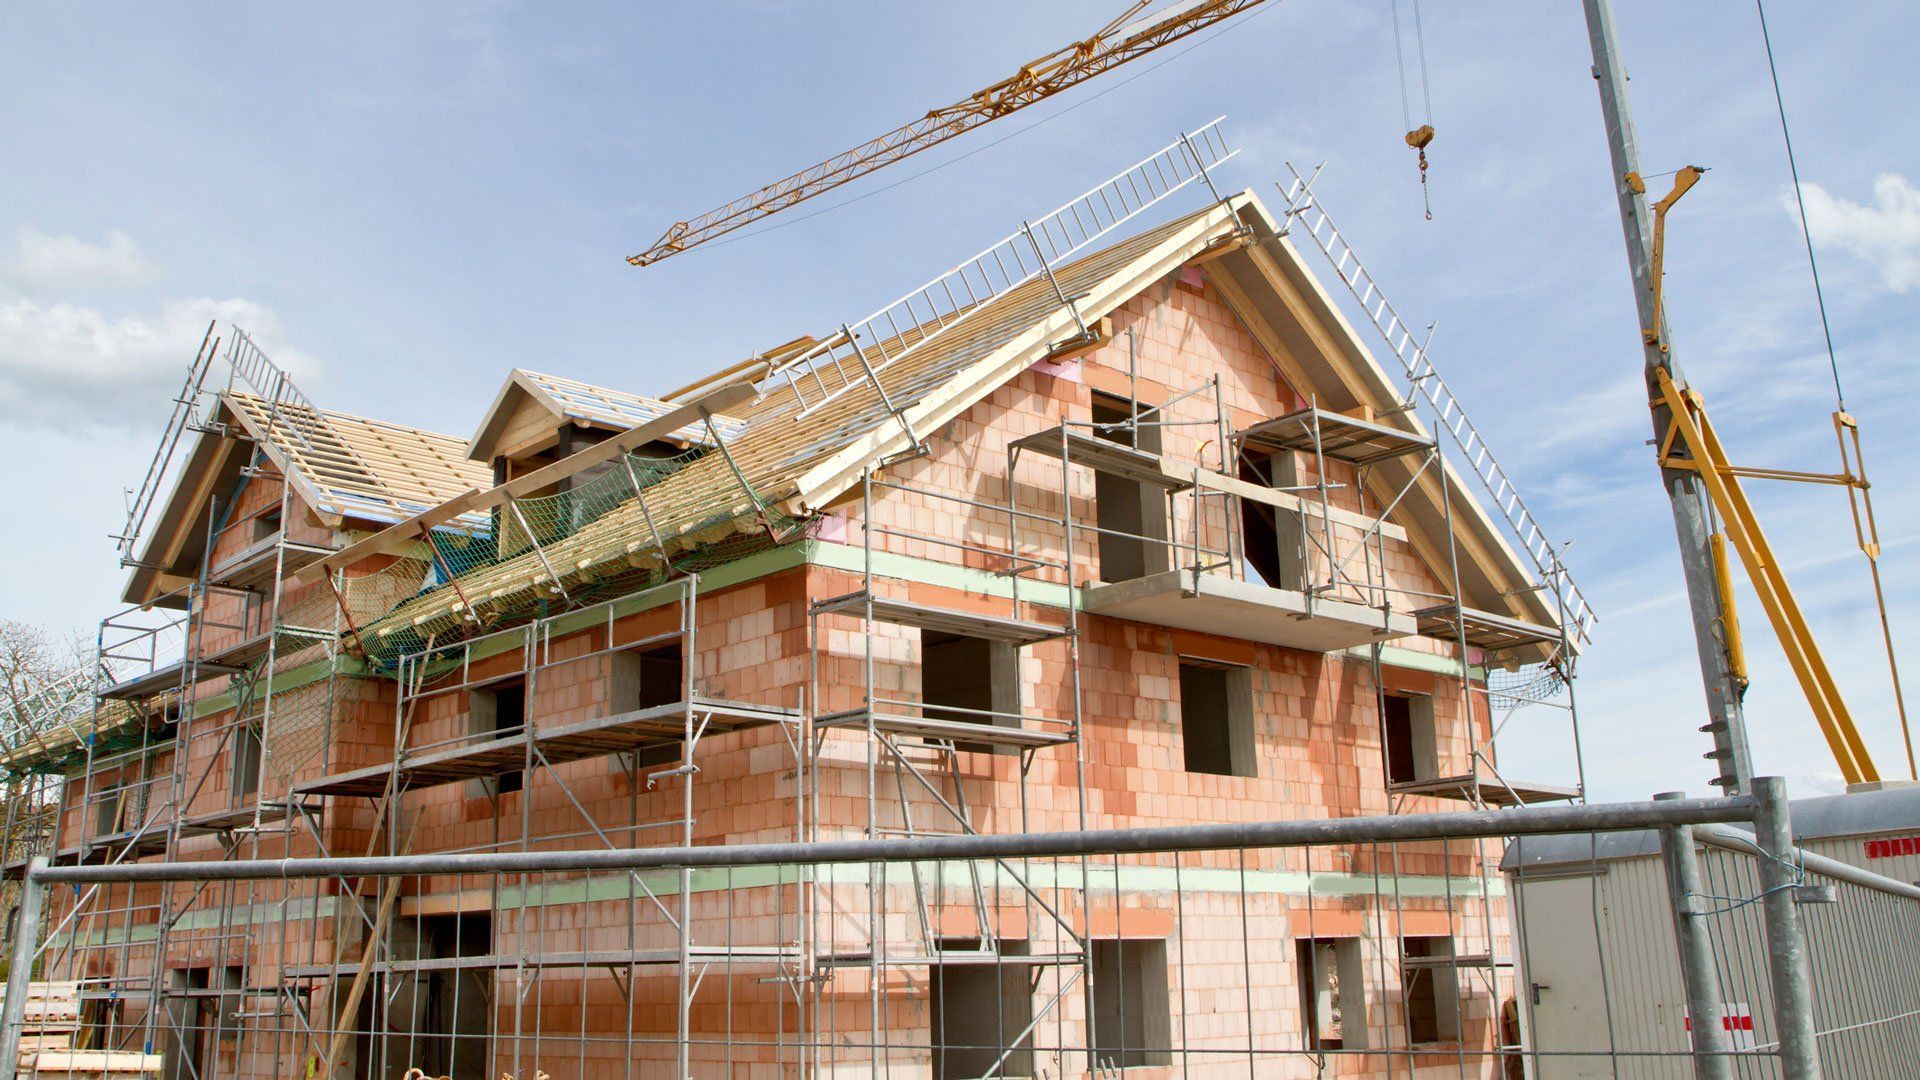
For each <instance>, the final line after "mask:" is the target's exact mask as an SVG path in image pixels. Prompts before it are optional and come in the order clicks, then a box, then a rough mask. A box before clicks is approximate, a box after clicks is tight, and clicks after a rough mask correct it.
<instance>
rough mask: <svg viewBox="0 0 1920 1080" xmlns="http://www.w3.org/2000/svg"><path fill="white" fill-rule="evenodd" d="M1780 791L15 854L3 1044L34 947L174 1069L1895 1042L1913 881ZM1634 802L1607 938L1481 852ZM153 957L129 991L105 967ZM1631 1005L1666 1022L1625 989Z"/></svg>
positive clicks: (1261, 1072)
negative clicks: (154, 929) (176, 894)
mask: <svg viewBox="0 0 1920 1080" xmlns="http://www.w3.org/2000/svg"><path fill="white" fill-rule="evenodd" d="M1789 824H1790V823H1789V822H1788V820H1787V809H1786V803H1785V801H1784V797H1783V794H1782V789H1781V786H1780V784H1779V783H1778V782H1777V781H1763V782H1760V783H1758V784H1757V785H1756V792H1755V794H1754V795H1752V796H1748V797H1739V798H1720V799H1692V800H1689V799H1681V798H1671V799H1660V800H1654V801H1648V802H1634V803H1619V804H1604V805H1602V804H1595V805H1570V806H1554V807H1540V806H1535V807H1526V808H1519V809H1513V810H1488V811H1465V812H1457V813H1438V814H1407V815H1397V816H1382V817H1363V818H1345V819H1334V820H1304V821H1276V822H1260V823H1248V824H1213V825H1192V826H1169V827H1154V828H1135V829H1118V830H1103V831H1087V832H1056V833H1032V834H1016V835H1005V834H997V835H977V834H964V835H938V836H918V837H911V838H891V839H888V838H883V839H855V840H820V841H813V842H807V843H780V844H757V845H728V846H713V847H693V848H685V847H676V848H630V849H614V848H602V849H597V850H590V851H576V850H564V851H563V850H521V851H508V852H468V853H438V854H402V855H393V856H373V857H366V858H358V857H344V858H288V859H255V860H230V861H205V862H172V863H115V864H109V865H82V866H57V867H56V866H49V865H47V864H46V863H45V862H44V861H39V860H36V862H35V863H34V864H33V865H32V866H30V867H29V868H28V870H27V872H26V875H25V880H24V883H23V897H22V903H21V908H20V915H19V922H18V926H17V928H16V933H15V938H14V943H13V947H14V959H13V963H12V967H11V970H10V973H9V981H8V985H7V996H6V998H5V1010H4V1029H3V1030H0V1080H10V1078H11V1077H12V1076H13V1075H15V1072H16V1069H19V1070H20V1071H23V1072H24V1071H26V1070H27V1069H29V1068H33V1067H35V1066H34V1065H33V1061H32V1057H31V1055H32V1051H33V1047H34V1045H35V1044H34V1043H33V1041H32V1040H34V1039H36V1038H39V1037H40V1036H38V1035H37V1034H36V1033H35V1032H36V1030H37V1029H36V1028H35V1027H34V1016H35V1013H34V1010H33V1009H32V1008H31V1007H30V1005H31V1002H32V993H31V988H32V987H38V986H45V985H48V984H49V983H48V982H47V980H63V979H64V980H71V981H72V982H74V983H76V984H77V985H78V986H79V987H80V988H81V989H80V991H79V997H80V999H81V1002H82V1010H81V1012H82V1017H81V1030H80V1031H79V1032H78V1033H77V1034H76V1035H75V1036H74V1042H73V1045H74V1046H79V1047H89V1048H93V1049H98V1050H101V1051H116V1050H126V1051H132V1052H145V1053H149V1054H152V1055H155V1058H154V1059H151V1060H150V1064H149V1066H148V1071H150V1072H151V1071H154V1070H156V1069H157V1070H158V1071H160V1072H161V1073H162V1074H164V1075H166V1076H168V1077H169V1078H179V1080H225V1078H228V1077H251V1076H275V1077H280V1076H285V1077H294V1076H298V1077H319V1076H328V1077H350V1076H379V1077H393V1078H396V1080H397V1078H399V1077H401V1076H403V1075H404V1074H407V1073H408V1072H409V1071H410V1070H414V1069H418V1070H421V1071H422V1072H424V1073H425V1074H427V1075H428V1076H453V1077H467V1076H487V1077H498V1076H501V1075H503V1074H505V1075H508V1076H512V1077H537V1076H541V1075H545V1076H547V1077H550V1078H551V1080H573V1078H576V1077H578V1078H581V1080H588V1078H612V1077H622V1078H627V1077H641V1076H662V1075H682V1076H729V1077H732V1076H824V1075H833V1076H852V1075H861V1076H869V1075H871V1076H881V1075H886V1076H897V1077H905V1076H929V1077H985V1076H1028V1077H1040V1076H1047V1077H1060V1076H1083V1075H1089V1074H1092V1075H1102V1076H1104V1075H1114V1074H1116V1073H1117V1072H1118V1071H1119V1070H1125V1069H1144V1070H1148V1072H1147V1075H1154V1076H1176V1075H1177V1076H1182V1077H1186V1076H1216V1075H1248V1076H1261V1077H1267V1076H1272V1077H1283V1076H1284V1077H1291V1076H1302V1077H1305V1076H1322V1075H1331V1074H1336V1073H1337V1074H1338V1075H1341V1076H1381V1077H1399V1076H1404V1077H1409V1078H1412V1077H1415V1076H1459V1077H1462V1078H1464V1077H1468V1076H1472V1077H1497V1078H1502V1080H1504V1078H1507V1077H1524V1076H1538V1077H1558V1076H1669V1075H1672V1076H1686V1075H1698V1076H1702V1077H1732V1076H1741V1077H1747V1076H1764V1077H1771V1076H1784V1077H1789V1078H1795V1080H1798V1078H1804V1077H1817V1076H1820V1075H1822V1070H1823V1069H1824V1074H1825V1075H1828V1076H1913V1075H1920V1071H1917V1070H1920V1057H1916V1043H1917V1041H1920V1040H1917V1039H1916V1018H1920V981H1916V978H1915V976H1914V973H1913V972H1912V971H1911V970H1910V967H1911V965H1908V964H1906V963H1905V962H1904V955H1905V953H1906V952H1907V951H1908V950H1907V948H1906V943H1910V942H1912V941H1914V940H1916V937H1915V933H1916V930H1920V890H1917V889H1915V888H1914V887H1912V886H1909V885H1905V884H1902V883H1900V882H1896V881H1892V880H1890V879H1887V878H1883V877H1880V876H1878V875H1875V874H1871V873H1868V872H1866V871H1862V870H1859V869H1856V868H1853V867H1851V866H1845V865H1842V864H1839V863H1836V862H1833V861H1832V860H1827V859H1822V858H1819V857H1817V856H1813V855H1809V854H1805V853H1802V852H1800V851H1798V850H1797V849H1795V848H1794V847H1793V846H1792V845H1791V844H1790V843H1788V842H1787V840H1786V837H1787V835H1788V832H1787V830H1788V828H1789ZM1634 830H1641V831H1645V830H1653V831H1654V835H1657V836H1659V837H1660V841H1661V847H1660V848H1659V850H1660V851H1661V852H1662V854H1663V855H1664V858H1665V862H1664V864H1663V865H1660V864H1657V865H1660V868H1661V870H1662V873H1661V878H1662V882H1661V888H1660V891H1659V892H1660V897H1661V900H1660V903H1662V904H1665V905H1666V906H1667V910H1666V911H1665V913H1664V914H1665V916H1666V918H1667V919H1668V920H1670V922H1669V925H1670V926H1671V927H1672V931H1671V935H1670V936H1668V937H1666V938H1663V939H1659V940H1657V941H1654V942H1640V943H1639V945H1640V947H1638V948H1635V947H1633V943H1631V942H1626V941H1623V940H1622V939H1620V938H1619V937H1618V936H1617V935H1613V934H1611V933H1610V927H1611V923H1612V922H1613V921H1614V919H1615V915H1614V913H1613V912H1612V911H1610V910H1609V911H1606V912H1599V911H1597V910H1596V913H1595V915H1594V917H1592V918H1587V917H1581V918H1577V919H1561V920H1558V921H1546V922H1543V921H1542V917H1541V916H1542V915H1543V914H1544V913H1545V911H1546V909H1545V908H1544V907H1542V908H1538V909H1535V910H1523V911H1520V912H1518V913H1516V912H1515V911H1514V907H1515V901H1516V900H1520V901H1521V902H1522V903H1521V906H1522V907H1524V906H1526V905H1530V904H1533V903H1534V901H1533V899H1531V894H1530V893H1529V892H1528V890H1529V888H1530V883H1529V880H1528V877H1529V874H1530V873H1531V871H1529V870H1528V869H1527V868H1526V865H1525V862H1524V860H1521V861H1519V862H1518V863H1515V862H1513V861H1512V860H1509V862H1508V870H1507V872H1506V873H1505V874H1504V875H1503V874H1501V873H1499V872H1498V871H1497V869H1496V868H1497V866H1498V865H1499V864H1500V862H1501V860H1502V859H1503V857H1508V856H1510V854H1511V850H1512V849H1513V848H1516V847H1517V848H1520V849H1522V850H1524V847H1525V845H1526V844H1528V843H1545V842H1547V841H1548V840H1559V841H1562V842H1564V841H1565V840H1566V839H1567V834H1575V835H1576V836H1577V837H1578V838H1579V839H1580V840H1582V841H1583V842H1584V841H1585V840H1586V837H1587V836H1588V835H1591V836H1592V837H1593V838H1594V839H1593V841H1592V842H1593V844H1594V845H1595V847H1594V850H1595V851H1596V852H1598V851H1599V850H1600V845H1602V844H1604V843H1607V842H1611V841H1614V840H1617V839H1619V838H1620V837H1621V836H1622V835H1625V834H1629V833H1631V832H1632V831H1634ZM1643 835H1644V833H1643ZM233 887H244V888H245V889H246V890H247V895H248V896H249V897H250V898H252V899H253V900H254V901H255V902H253V903H251V904H246V905H239V906H238V907H235V906H234V905H232V904H228V903H226V902H225V901H220V903H221V905H222V910H223V911H224V912H225V914H224V915H223V919H222V921H221V925H220V927H219V932H218V933H217V934H213V935H207V934H204V933H202V932H201V931H199V930H196V929H195V926H194V924H193V920H192V915H193V913H194V912H195V911H196V901H193V900H191V899H189V900H188V901H187V902H184V903H176V904H174V905H172V908H171V910H173V911H175V912H176V915H175V918H176V920H177V925H174V926H172V927H170V928H168V929H167V933H166V934H164V935H158V936H156V935H155V934H152V933H145V934H143V933H140V932H138V931H139V928H138V926H137V925H135V924H136V922H137V919H135V918H134V917H131V916H130V917H129V918H128V919H127V920H125V925H124V926H123V927H122V929H124V930H125V931H126V933H127V937H126V948H125V949H124V950H123V952H122V953H121V954H120V956H121V959H120V961H119V962H120V963H121V964H123V965H124V968H123V969H122V970H120V971H118V972H103V971H98V970H71V969H63V968H62V963H63V962H62V960H61V957H62V955H63V954H64V955H72V953H71V949H72V947H73V935H74V933H75V926H74V925H73V923H72V922H71V921H70V920H68V919H66V918H64V917H63V916H62V914H61V912H62V910H63V904H65V909H66V910H78V906H77V905H75V904H68V903H65V902H66V900H67V899H69V898H72V897H77V896H79V895H80V894H81V893H83V892H85V891H88V890H101V891H103V892H105V893H113V894H115V895H116V896H117V899H111V900H110V901H109V902H111V903H114V904H118V905H123V906H124V907H125V908H126V910H128V911H134V910H136V909H141V908H142V907H143V906H145V905H148V904H150V903H151V900H152V897H154V896H155V895H156V891H157V890H163V889H177V890H181V891H182V893H183V894H184V895H187V896H189V897H192V896H200V895H209V896H211V895H214V894H217V893H219V891H220V890H222V889H227V888H233ZM1576 887H1578V886H1576ZM681 890H685V894H684V895H683V896H676V895H675V894H676V893H678V892H680V891H681ZM211 902H212V901H200V902H198V903H199V904H200V905H201V906H205V905H206V904H208V903H211ZM678 919H688V920H692V921H693V922H694V923H695V924H697V927H698V932H697V933H686V934H682V933H680V932H679V926H678V923H677V922H676V920H678ZM1580 940H1584V941H1585V942H1587V943H1588V944H1590V946H1591V947H1592V949H1593V950H1594V951H1595V952H1596V953H1598V954H1600V955H1601V957H1602V962H1601V964H1600V970H1601V974H1600V976H1599V977H1600V979H1601V981H1602V983H1603V984H1605V985H1606V986H1607V987H1609V989H1610V992H1611V995H1612V997H1611V999H1610V1000H1609V1002H1608V1004H1607V1008H1606V1010H1605V1015H1604V1016H1595V1017H1591V1018H1590V1023H1589V1024H1588V1028H1589V1030H1588V1031H1587V1032H1585V1033H1583V1037H1586V1038H1588V1039H1589V1041H1587V1042H1583V1043H1578V1044H1575V1045H1565V1044H1564V1042H1558V1043H1557V1042H1554V1041H1553V1040H1552V1039H1551V1038H1549V1037H1548V1035H1549V1033H1546V1032H1542V1031H1538V1030H1534V1029H1536V1028H1537V1027H1538V1026H1539V1018H1538V1017H1535V1016H1533V1015H1532V1012H1533V1011H1534V1010H1532V1009H1530V1008H1529V1007H1528V1005H1529V1001H1530V997H1531V995H1530V994H1529V987H1527V985H1526V977H1525V972H1526V971H1527V969H1528V954H1529V952H1530V951H1534V952H1539V953H1541V955H1542V956H1544V955H1545V952H1546V951H1547V950H1549V949H1550V948H1553V947H1562V946H1564V944H1565V943H1566V942H1568V941H1580ZM842 941H845V942H852V943H855V944H854V945H852V946H849V947H845V948H842V947H840V946H839V945H838V944H837V943H838V942H842ZM162 943H163V944H162ZM95 955H103V954H99V953H97V951H96V953H95ZM156 968H157V969H159V970H161V971H162V972H163V977H162V978H158V979H152V986H153V989H151V990H145V989H142V990H138V991H115V990H108V989H103V988H106V987H109V986H111V985H132V984H131V983H126V982H124V980H126V979H128V978H129V977H130V976H132V975H137V974H138V973H139V972H140V971H142V970H144V971H147V972H149V973H151V972H152V971H154V970H156ZM683 969H687V970H691V971H692V973H693V974H692V977H691V978H690V979H687V980H682V979H680V977H679V973H680V972H681V971H682V970H683ZM107 975H116V976H117V977H119V978H120V979H122V980H123V983H121V984H114V983H111V982H110V981H109V980H107V979H106V978H105V976H107ZM1636 979H1639V980H1641V981H1640V982H1635V981H1634V980H1636ZM89 988H91V989H89ZM1653 1007H1658V1008H1664V1009H1666V1010H1668V1012H1669V1013H1670V1014H1673V1015H1678V1016H1681V1017H1683V1018H1684V1019H1685V1021H1686V1022H1685V1023H1684V1024H1680V1025H1674V1024H1671V1023H1669V1024H1667V1025H1666V1026H1664V1027H1662V1026H1659V1025H1648V1024H1642V1023H1639V1022H1637V1020H1636V1013H1635V1010H1636V1009H1643V1008H1653ZM682 1009H684V1010H686V1013H687V1015H686V1017H685V1018H682V1017H681V1016H680V1015H679V1011H680V1010H682ZM1668 1019H1669V1020H1671V1019H1672V1015H1670V1016H1669V1017H1668ZM1696 1020H1697V1021H1700V1022H1694V1021H1696ZM682 1030H684V1031H686V1032H687V1034H686V1035H685V1036H684V1037H681V1036H680V1035H678V1034H677V1032H679V1031H682ZM1676 1031H1677V1032H1680V1033H1681V1034H1680V1035H1679V1037H1678V1038H1677V1039H1676V1038H1675V1035H1674V1033H1675V1032H1676ZM23 1032H24V1033H25V1036H26V1041H24V1042H23ZM23 1051H24V1053H23ZM161 1061H164V1064H161Z"/></svg>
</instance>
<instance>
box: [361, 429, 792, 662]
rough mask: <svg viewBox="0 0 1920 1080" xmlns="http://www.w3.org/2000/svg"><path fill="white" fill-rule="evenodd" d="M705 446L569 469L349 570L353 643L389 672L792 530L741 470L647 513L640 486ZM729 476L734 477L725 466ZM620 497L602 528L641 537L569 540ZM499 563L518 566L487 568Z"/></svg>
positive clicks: (722, 559)
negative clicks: (460, 524)
mask: <svg viewBox="0 0 1920 1080" xmlns="http://www.w3.org/2000/svg"><path fill="white" fill-rule="evenodd" d="M704 456H706V455H705V452H704V451H702V450H697V449H696V450H692V451H688V452H687V453H685V454H681V455H678V456H676V457H670V458H654V457H643V456H641V455H638V454H627V455H623V456H622V457H619V458H615V459H614V460H612V461H609V462H607V463H605V464H602V465H598V466H595V467H594V468H593V469H590V470H588V471H586V472H583V473H580V474H576V475H575V476H574V477H573V478H572V481H571V483H570V485H569V487H568V490H566V491H561V492H556V493H554V494H552V495H545V496H539V497H534V498H526V499H518V500H515V501H513V502H512V503H509V504H507V505H505V506H501V507H498V508H496V509H494V510H492V511H490V521H489V522H488V527H487V528H486V529H485V530H484V531H483V530H480V529H477V528H472V527H471V526H472V523H468V525H469V528H468V529H467V530H465V531H462V530H460V529H444V530H441V531H439V532H437V533H435V534H434V536H433V538H432V540H431V542H428V541H426V540H422V541H421V542H419V543H417V544H415V545H413V547H412V548H410V549H408V550H405V551H402V552H400V553H398V555H397V557H396V558H395V559H394V561H393V562H392V563H391V564H389V565H388V566H386V567H384V568H382V569H380V570H378V571H376V572H374V573H371V574H365V575H361V576H356V577H352V578H349V579H347V580H346V582H345V583H344V585H343V586H342V596H341V599H342V600H344V609H345V611H346V612H347V614H348V615H349V616H350V617H351V620H352V623H353V627H352V629H353V635H352V636H353V639H354V641H355V643H356V647H357V649H358V650H359V651H360V652H362V653H363V654H364V655H365V657H366V658H367V659H368V660H369V661H370V662H371V663H372V664H373V665H374V667H375V668H376V669H378V670H383V671H387V672H389V673H390V672H391V671H392V669H393V668H394V666H395V665H396V664H397V663H398V661H399V658H400V657H402V656H405V655H409V654H413V653H418V652H420V651H422V650H424V649H427V648H429V647H430V646H431V645H433V644H436V643H437V644H445V643H448V642H452V641H457V640H460V639H462V638H464V637H469V636H472V635H474V634H480V633H487V632H490V631H493V630H497V629H500V628H502V627H505V626H509V625H512V624H514V623H516V622H520V621H524V620H527V619H533V618H539V617H542V616H545V615H549V614H553V613H556V612H558V611H562V610H566V609H568V608H570V607H577V606H579V605H580V604H583V603H593V602H597V601H600V600H605V599H609V598H613V597H618V596H622V595H625V594H627V593H631V592H634V591H637V590H639V589H643V588H646V587H648V586H650V585H654V584H657V583H659V582H661V581H663V580H665V579H666V578H667V577H669V576H670V575H672V574H674V573H676V572H686V571H697V570H701V569H706V568H708V567H712V566H717V565H720V564H722V563H726V562H730V561H732V560H734V559H737V558H740V557H741V556H743V555H746V554H750V553H751V552H753V551H756V550H759V549H761V548H764V547H767V546H770V545H771V544H772V543H773V542H774V538H775V537H776V536H785V535H788V534H789V533H790V532H791V531H792V530H793V528H794V526H795V525H796V522H794V521H793V520H792V519H790V518H789V517H787V516H786V515H785V514H782V513H780V512H779V511H777V510H774V509H771V508H768V507H765V506H764V505H763V504H762V503H761V502H760V500H759V499H758V498H757V497H755V496H752V495H750V494H749V493H748V492H747V491H746V490H745V489H744V488H742V487H740V486H739V485H738V483H737V481H734V482H732V484H731V487H730V488H727V487H723V488H721V489H719V490H715V491H711V492H710V493H708V494H710V496H711V497H710V498H702V499H701V500H699V503H698V504H697V505H694V506H691V507H679V508H676V509H675V510H674V511H673V512H672V513H671V514H670V515H666V517H670V520H664V519H663V520H658V521H656V520H654V512H653V511H651V510H645V509H643V508H644V507H645V502H644V498H645V495H646V493H647V492H648V491H649V490H650V489H652V488H653V487H654V486H655V485H657V484H658V483H659V482H660V481H662V480H664V479H666V478H667V477H669V476H672V475H674V474H675V473H678V472H680V471H681V470H682V469H684V468H686V466H688V465H689V464H691V463H693V462H694V461H696V460H699V459H700V458H702V457H704ZM724 475H726V477H727V479H728V480H729V481H732V476H731V474H730V473H727V474H724ZM623 507H626V508H629V509H628V511H627V513H626V514H625V515H623V516H622V517H621V518H620V519H619V520H618V521H616V522H609V523H608V525H609V527H608V528H603V529H599V530H597V531H598V532H600V533H605V534H607V535H608V536H609V537H612V536H614V535H616V534H618V535H619V536H624V535H626V533H627V532H633V533H634V534H635V535H636V536H637V537H638V538H637V539H634V540H631V541H629V542H628V543H626V544H625V546H624V547H622V548H620V549H619V552H618V554H617V555H609V554H608V553H607V552H605V551H596V554H594V555H592V556H582V555H580V552H579V551H578V550H575V549H576V548H577V547H579V545H568V544H566V543H565V542H566V541H568V540H569V539H570V538H574V537H581V538H582V539H583V540H586V539H592V538H593V537H592V536H591V535H590V534H591V533H592V532H594V531H595V530H594V527H595V526H596V524H597V523H600V522H602V521H603V519H606V518H607V517H608V515H609V514H610V513H611V512H612V511H614V510H616V509H620V508H623ZM636 520H637V524H636ZM516 564H517V565H516ZM500 569H504V570H517V572H516V573H513V574H504V575H503V574H502V573H490V572H491V571H496V570H500Z"/></svg>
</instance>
